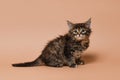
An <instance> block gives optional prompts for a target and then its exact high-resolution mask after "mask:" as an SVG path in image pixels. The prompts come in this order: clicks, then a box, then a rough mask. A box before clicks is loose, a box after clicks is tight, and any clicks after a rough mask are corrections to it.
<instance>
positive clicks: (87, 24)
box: [85, 18, 91, 28]
mask: <svg viewBox="0 0 120 80" xmlns="http://www.w3.org/2000/svg"><path fill="white" fill-rule="evenodd" d="M90 25H91V18H89V19H88V20H87V21H86V22H85V26H86V27H87V28H90Z"/></svg>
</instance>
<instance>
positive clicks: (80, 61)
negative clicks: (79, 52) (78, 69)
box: [76, 58, 85, 65]
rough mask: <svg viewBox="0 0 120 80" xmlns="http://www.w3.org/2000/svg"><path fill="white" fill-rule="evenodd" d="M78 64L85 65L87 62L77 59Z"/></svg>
mask: <svg viewBox="0 0 120 80" xmlns="http://www.w3.org/2000/svg"><path fill="white" fill-rule="evenodd" d="M76 63H77V65H84V64H85V62H84V61H83V60H81V58H78V59H76Z"/></svg>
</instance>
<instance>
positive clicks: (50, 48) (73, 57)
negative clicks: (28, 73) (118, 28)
mask: <svg viewBox="0 0 120 80" xmlns="http://www.w3.org/2000/svg"><path fill="white" fill-rule="evenodd" d="M67 24H68V26H69V31H68V33H67V34H65V35H64V36H60V37H57V38H56V39H53V40H52V41H50V42H49V43H48V44H47V46H46V47H45V48H44V49H43V51H42V54H41V55H40V56H39V57H38V58H37V59H35V60H34V61H32V62H25V63H18V64H12V66H14V67H31V66H42V65H46V66H51V67H63V66H69V67H76V66H77V65H80V64H84V61H83V60H81V53H82V52H83V51H85V50H86V49H87V48H88V47H89V37H90V34H91V27H90V24H91V19H89V20H88V21H86V22H85V23H75V24H73V23H72V22H70V21H67Z"/></svg>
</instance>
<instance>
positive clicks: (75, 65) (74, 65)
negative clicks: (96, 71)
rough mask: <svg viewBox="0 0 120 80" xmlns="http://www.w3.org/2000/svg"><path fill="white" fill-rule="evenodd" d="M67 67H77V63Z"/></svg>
mask: <svg viewBox="0 0 120 80" xmlns="http://www.w3.org/2000/svg"><path fill="white" fill-rule="evenodd" d="M69 67H71V68H76V67H77V64H71V65H70V66H69Z"/></svg>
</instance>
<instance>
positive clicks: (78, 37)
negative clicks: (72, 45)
mask: <svg viewBox="0 0 120 80" xmlns="http://www.w3.org/2000/svg"><path fill="white" fill-rule="evenodd" d="M75 39H76V40H78V41H80V40H83V39H85V36H84V35H80V36H78V35H77V36H75Z"/></svg>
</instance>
